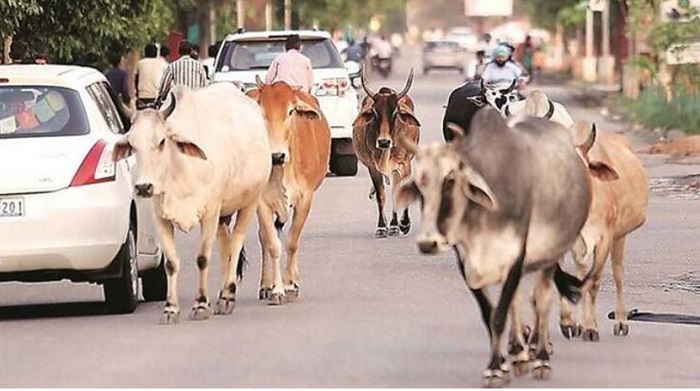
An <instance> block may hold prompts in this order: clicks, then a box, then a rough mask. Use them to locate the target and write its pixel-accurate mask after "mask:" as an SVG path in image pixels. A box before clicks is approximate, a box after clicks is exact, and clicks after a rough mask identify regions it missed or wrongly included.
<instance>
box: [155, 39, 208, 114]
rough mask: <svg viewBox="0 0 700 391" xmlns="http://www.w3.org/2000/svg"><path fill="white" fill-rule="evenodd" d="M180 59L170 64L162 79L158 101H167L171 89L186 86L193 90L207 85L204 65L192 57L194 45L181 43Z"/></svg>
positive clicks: (178, 50) (179, 49)
mask: <svg viewBox="0 0 700 391" xmlns="http://www.w3.org/2000/svg"><path fill="white" fill-rule="evenodd" d="M177 52H178V54H180V58H178V59H177V60H175V61H173V62H171V63H170V64H168V66H167V67H166V68H165V72H163V77H162V78H161V79H160V88H159V89H158V100H159V101H160V102H163V101H165V98H166V96H167V95H168V92H170V89H171V88H173V87H174V86H177V85H185V86H187V87H189V88H190V89H192V90H197V89H200V88H202V87H204V86H206V85H207V71H206V69H204V67H203V66H202V64H201V63H200V62H199V61H197V60H195V59H193V58H192V57H190V53H192V44H191V43H189V42H188V41H181V42H180V45H179V46H178V48H177Z"/></svg>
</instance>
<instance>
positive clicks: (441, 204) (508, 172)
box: [396, 107, 594, 386]
mask: <svg viewBox="0 0 700 391" xmlns="http://www.w3.org/2000/svg"><path fill="white" fill-rule="evenodd" d="M454 131H455V133H456V137H455V138H454V140H453V141H452V142H451V143H449V144H433V145H431V146H429V147H427V148H419V147H418V146H417V145H415V144H413V145H410V144H411V143H410V141H408V140H404V141H403V142H404V143H405V144H407V145H408V146H409V147H410V149H412V150H414V151H415V153H416V167H415V171H414V176H413V180H411V181H409V182H407V183H405V184H403V185H402V187H401V188H400V190H399V191H398V193H397V196H396V197H397V203H398V204H400V205H408V204H410V203H412V202H414V201H416V200H420V201H421V209H422V221H421V227H420V233H419V235H418V236H417V241H418V247H419V249H420V251H421V252H422V253H424V254H436V253H438V252H440V251H446V250H449V249H451V248H453V247H454V248H455V249H456V250H457V254H458V265H459V268H460V272H461V274H462V277H463V278H464V280H465V282H466V283H467V286H468V287H469V289H470V290H471V291H472V293H473V294H474V296H475V298H476V299H477V301H478V303H479V306H480V308H481V312H482V317H483V320H484V322H485V323H486V326H487V330H488V332H489V334H490V340H491V360H490V362H489V364H488V367H487V369H486V371H485V372H484V381H485V383H486V385H488V386H494V385H500V383H501V382H504V381H507V380H508V376H509V372H510V366H509V365H508V364H507V363H506V361H505V359H504V357H503V355H502V353H501V344H502V335H503V332H504V329H505V322H506V316H507V312H508V311H509V310H510V313H511V316H512V319H511V320H512V321H513V326H512V328H513V329H515V332H514V333H513V341H512V346H513V348H512V349H511V354H514V355H516V358H515V365H516V367H515V369H516V374H517V373H519V372H523V371H524V370H526V369H527V368H528V367H529V362H528V361H529V355H528V352H527V349H525V341H524V336H523V333H522V328H521V327H522V326H521V324H522V322H521V321H520V319H519V313H520V310H519V308H517V307H518V304H519V300H518V299H517V298H516V300H514V296H515V295H516V292H517V288H518V284H519V281H520V279H521V276H522V275H523V274H524V273H528V272H533V271H538V272H539V276H538V279H537V286H536V288H535V292H534V294H533V306H534V309H535V315H536V323H535V329H534V332H533V333H532V335H531V341H530V342H531V343H536V344H537V347H536V352H535V359H536V361H535V362H534V374H535V376H537V377H541V378H544V377H547V376H548V375H549V374H550V371H551V369H550V367H549V354H548V352H547V345H548V342H549V341H548V314H549V310H550V306H551V301H552V292H551V281H552V278H554V281H555V284H556V286H557V288H558V290H559V291H560V293H562V294H564V295H566V296H568V297H570V298H571V299H575V298H576V296H577V294H579V292H578V288H579V287H580V286H581V284H582V282H581V281H579V280H578V279H576V278H574V277H572V276H570V275H568V274H566V273H564V272H563V271H562V270H561V269H559V267H558V265H557V260H558V259H560V258H561V257H563V256H564V254H565V253H566V252H567V251H568V250H570V249H571V246H572V244H573V243H574V240H575V239H576V238H577V237H578V235H579V233H580V231H581V227H582V226H583V224H584V222H585V221H586V217H587V216H588V209H589V206H590V203H591V189H590V182H589V179H588V177H587V173H586V167H585V165H584V161H583V159H582V155H581V154H580V152H578V151H577V150H576V148H575V147H574V145H573V143H572V140H571V137H570V136H569V133H568V132H567V130H566V129H564V128H563V127H562V126H561V125H558V124H556V123H553V122H550V121H547V120H544V119H539V118H524V119H517V120H511V122H510V123H506V122H505V120H504V119H503V118H502V117H501V115H500V114H499V113H498V111H496V110H495V109H493V108H490V107H489V108H484V109H483V110H480V111H479V112H478V113H477V114H476V115H475V117H474V119H473V121H472V123H471V130H470V132H469V134H468V136H462V134H463V133H462V132H461V131H460V130H459V129H458V128H457V129H455V130H454ZM593 137H594V136H593ZM587 144H588V145H592V140H588V142H587ZM497 284H500V285H502V286H503V289H502V292H501V296H500V298H499V300H498V302H497V304H496V306H495V307H494V305H493V304H492V303H491V301H490V300H489V298H488V296H487V293H486V288H488V287H489V286H493V285H497ZM511 306H512V307H511Z"/></svg>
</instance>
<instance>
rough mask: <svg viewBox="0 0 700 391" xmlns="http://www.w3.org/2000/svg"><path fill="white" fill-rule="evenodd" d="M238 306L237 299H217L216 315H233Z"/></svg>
mask: <svg viewBox="0 0 700 391" xmlns="http://www.w3.org/2000/svg"><path fill="white" fill-rule="evenodd" d="M234 308H236V299H233V298H232V299H225V298H223V297H221V298H219V300H217V301H216V312H215V314H216V315H231V314H232V313H233V310H234Z"/></svg>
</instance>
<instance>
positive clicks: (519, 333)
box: [508, 289, 530, 376]
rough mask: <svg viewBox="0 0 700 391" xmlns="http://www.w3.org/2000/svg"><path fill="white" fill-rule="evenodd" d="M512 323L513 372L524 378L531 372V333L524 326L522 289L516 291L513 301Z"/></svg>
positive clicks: (510, 352)
mask: <svg viewBox="0 0 700 391" xmlns="http://www.w3.org/2000/svg"><path fill="white" fill-rule="evenodd" d="M510 321H511V323H510V338H509V339H510V341H509V343H508V354H509V355H511V356H513V372H514V373H515V376H522V375H524V374H526V373H527V372H528V371H529V370H530V353H529V351H528V349H527V345H526V343H527V342H526V340H527V337H528V334H529V332H528V331H527V330H526V329H527V328H528V327H527V326H525V325H524V324H523V317H522V295H521V294H520V289H517V290H516V291H515V296H513V301H512V303H511V305H510Z"/></svg>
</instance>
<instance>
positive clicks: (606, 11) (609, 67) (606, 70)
mask: <svg viewBox="0 0 700 391" xmlns="http://www.w3.org/2000/svg"><path fill="white" fill-rule="evenodd" d="M601 19H602V21H601V23H602V24H603V25H602V26H601V27H602V30H603V37H602V39H603V42H602V45H601V49H602V53H601V54H602V56H601V58H600V66H599V69H600V81H602V82H603V83H605V84H612V83H613V81H614V73H615V58H614V57H613V56H611V55H610V1H609V0H603V10H602V18H601Z"/></svg>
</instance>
